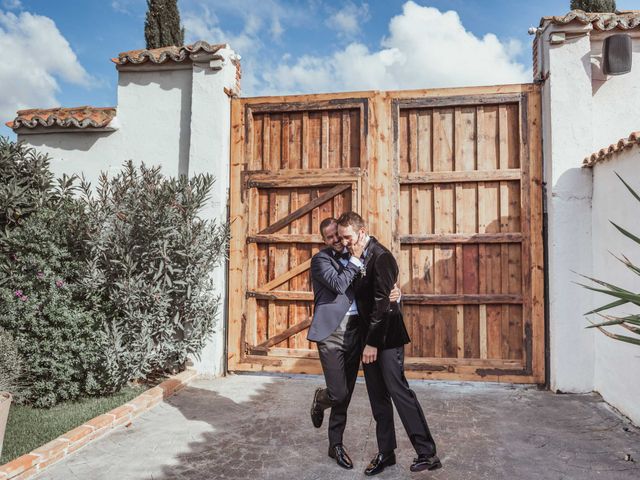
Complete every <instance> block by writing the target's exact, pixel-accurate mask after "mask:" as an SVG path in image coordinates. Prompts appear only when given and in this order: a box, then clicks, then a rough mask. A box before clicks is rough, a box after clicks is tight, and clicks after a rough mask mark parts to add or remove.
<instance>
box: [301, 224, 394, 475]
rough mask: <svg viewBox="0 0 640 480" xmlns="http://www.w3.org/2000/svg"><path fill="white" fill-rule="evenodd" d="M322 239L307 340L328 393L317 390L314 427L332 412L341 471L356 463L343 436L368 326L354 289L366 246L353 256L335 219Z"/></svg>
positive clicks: (333, 448) (314, 262)
mask: <svg viewBox="0 0 640 480" xmlns="http://www.w3.org/2000/svg"><path fill="white" fill-rule="evenodd" d="M320 233H321V235H322V239H323V241H324V243H325V245H326V246H327V248H325V249H323V250H321V251H320V252H318V253H317V254H315V255H314V256H313V258H312V259H311V280H312V283H313V293H314V313H313V320H312V322H311V326H310V327H309V333H308V334H307V338H308V339H309V340H310V341H312V342H317V345H318V353H319V356H320V363H321V365H322V370H323V372H324V376H325V381H326V384H327V387H326V388H318V389H317V390H316V392H315V394H314V397H313V402H312V405H311V420H312V422H313V426H314V427H316V428H320V427H321V426H322V421H323V418H324V410H325V409H327V408H331V415H330V417H329V429H328V433H329V456H330V457H331V458H334V459H335V460H336V463H337V464H338V465H339V466H341V467H343V468H347V469H351V468H353V463H352V461H351V459H350V458H349V455H348V454H347V451H346V450H345V448H344V446H343V444H342V436H343V433H344V429H345V426H346V422H347V408H348V407H349V402H350V400H351V395H352V393H353V389H354V386H355V382H356V378H357V376H358V367H359V365H360V356H361V355H362V348H363V347H364V343H363V339H364V336H363V334H364V333H365V330H364V326H365V325H364V324H363V322H361V321H360V319H359V316H358V309H357V307H356V303H355V302H354V297H355V294H354V289H353V281H354V280H355V279H356V278H357V277H358V276H359V275H360V274H361V271H362V269H363V268H364V264H363V263H362V261H361V260H360V256H361V255H362V252H363V250H364V243H362V242H360V243H357V242H355V243H353V245H352V246H351V253H350V252H349V251H348V250H347V249H346V248H345V247H344V245H343V244H342V240H341V239H340V237H339V236H338V225H337V223H336V219H335V218H327V219H325V220H323V221H322V222H321V223H320ZM399 294H400V291H399V290H396V291H395V292H394V296H393V298H392V299H393V301H396V300H397V299H398V297H399Z"/></svg>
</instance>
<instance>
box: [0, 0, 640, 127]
mask: <svg viewBox="0 0 640 480" xmlns="http://www.w3.org/2000/svg"><path fill="white" fill-rule="evenodd" d="M178 4H179V7H180V11H181V15H182V20H183V24H184V26H185V28H186V33H187V40H188V41H193V40H196V39H203V40H207V41H210V42H212V43H218V42H226V43H229V44H230V45H231V47H232V48H234V49H235V50H236V51H238V53H240V54H241V55H242V64H243V95H246V96H251V95H257V94H287V93H300V92H321V91H339V90H355V89H371V88H381V89H386V88H415V87H423V88H427V87H434V86H454V85H470V84H474V83H475V84H479V83H480V84H482V83H513V82H519V81H529V80H530V68H531V51H530V43H531V37H530V36H529V35H528V34H527V29H528V28H529V27H530V26H537V25H538V23H539V21H540V17H542V16H544V15H560V14H564V13H566V12H567V11H568V10H569V8H568V4H569V1H568V0H566V1H565V0H561V1H558V0H556V1H552V0H538V1H532V0H413V1H406V0H405V1H396V0H384V1H381V0H377V1H369V2H361V1H321V0H179V2H178ZM617 4H618V8H619V9H633V8H640V1H639V0H618V2H617ZM452 11H453V12H455V13H452ZM145 12H146V1H145V0H55V1H54V0H0V48H1V49H2V50H3V54H4V59H3V60H4V61H3V65H2V66H0V85H1V86H2V91H3V95H2V99H1V100H0V115H2V117H3V118H2V123H3V124H4V122H5V121H7V120H10V119H11V118H12V116H13V112H15V110H16V109H18V108H27V107H51V106H78V105H94V106H112V105H115V104H116V84H117V72H116V69H115V66H114V64H113V63H111V62H110V60H109V59H110V58H111V57H114V56H116V55H117V54H118V53H119V52H121V51H126V50H133V49H137V48H143V47H144V15H145ZM446 12H449V13H446ZM9 132H10V131H9V129H7V128H6V127H4V126H3V127H2V128H1V129H0V134H1V135H6V134H8V133H9Z"/></svg>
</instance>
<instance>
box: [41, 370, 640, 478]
mask: <svg viewBox="0 0 640 480" xmlns="http://www.w3.org/2000/svg"><path fill="white" fill-rule="evenodd" d="M322 383H323V380H322V378H320V377H313V376H307V377H304V376H293V377H284V376H283V377H278V376H260V375H237V376H230V377H226V378H221V379H213V380H206V379H198V380H195V381H193V382H192V383H191V385H190V386H189V387H188V388H186V389H185V390H183V391H182V392H180V393H179V394H177V395H176V396H174V397H172V398H171V399H169V400H168V402H166V403H164V404H161V405H159V406H158V407H156V408H155V409H154V410H152V411H150V412H148V413H145V414H144V415H142V416H141V417H139V418H138V419H137V420H136V421H135V422H134V423H133V425H132V426H131V427H129V428H126V429H121V430H116V431H114V432H113V433H112V434H110V435H109V436H107V437H105V438H103V439H100V440H97V441H96V442H95V443H93V444H91V445H88V446H87V447H85V448H83V449H82V450H80V451H79V452H77V453H76V454H75V455H73V456H71V457H70V458H68V459H65V460H63V461H62V462H60V463H59V464H56V465H54V466H53V467H51V469H50V470H48V471H46V472H44V473H43V474H41V475H40V476H38V477H37V478H38V479H43V480H44V479H51V480H53V479H56V480H72V479H87V478H90V479H92V480H101V479H114V478H117V479H163V480H164V479H177V480H180V479H243V480H244V479H274V480H288V479H296V480H298V479H305V480H315V479H323V480H325V479H328V480H331V479H362V478H369V477H365V476H364V474H363V473H362V471H363V470H364V468H365V467H366V464H367V463H368V461H369V460H370V458H371V457H372V456H373V455H374V454H375V452H376V444H375V426H374V424H373V421H372V418H371V413H370V410H369V403H368V399H367V396H366V390H365V386H364V384H363V383H362V382H361V381H360V380H359V382H358V384H357V385H356V391H355V392H354V396H353V400H352V405H351V407H350V409H349V421H348V425H347V431H346V434H345V445H346V447H347V449H348V451H349V453H350V455H351V458H352V459H353V461H354V463H355V468H354V470H351V471H346V470H342V469H340V468H339V467H338V466H337V465H336V464H335V463H334V461H333V460H331V459H330V458H328V456H327V439H326V426H323V428H321V429H318V430H316V429H314V428H313V427H312V425H311V420H310V418H309V413H308V410H309V405H310V401H311V395H312V393H313V391H314V388H315V387H316V386H319V385H322ZM411 385H412V388H413V389H414V390H415V392H416V394H417V396H418V398H419V399H420V402H421V404H422V406H423V408H424V411H425V414H426V417H427V420H428V421H429V425H430V428H431V430H432V432H433V435H434V437H435V439H436V442H437V444H438V453H439V455H440V458H441V459H442V462H443V465H444V467H443V469H441V470H438V471H435V472H421V473H410V472H409V465H410V464H411V461H412V458H413V456H414V452H413V450H412V448H411V445H410V443H409V441H408V439H407V438H406V434H405V433H404V430H403V429H402V425H401V423H400V421H399V419H398V418H397V416H396V420H397V421H396V431H397V437H398V450H396V453H397V457H398V464H397V465H396V466H394V467H391V468H388V469H386V470H385V471H384V472H383V473H382V474H380V475H378V476H377V477H376V478H379V479H416V478H433V479H447V480H457V479H460V480H462V479H464V480H468V479H491V480H496V479H545V480H547V479H558V480H559V479H580V480H589V479H606V480H617V479H621V480H622V479H635V480H637V479H638V478H640V429H638V428H636V427H634V426H633V425H631V424H630V423H629V422H628V421H627V420H626V419H624V418H623V417H620V416H619V415H617V414H616V413H614V412H613V411H612V410H611V409H610V408H609V407H608V406H607V404H606V403H604V402H603V401H602V399H601V398H600V397H599V396H598V395H596V394H590V395H556V394H553V393H550V392H546V391H539V390H537V389H535V388H532V387H516V386H502V385H495V384H469V383H462V384H452V383H440V382H419V381H418V382H411ZM625 455H630V456H631V458H632V459H635V461H626V460H625Z"/></svg>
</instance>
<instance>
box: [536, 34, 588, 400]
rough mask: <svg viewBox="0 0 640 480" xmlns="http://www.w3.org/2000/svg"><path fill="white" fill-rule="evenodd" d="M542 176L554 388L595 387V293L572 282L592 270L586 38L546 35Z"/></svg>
mask: <svg viewBox="0 0 640 480" xmlns="http://www.w3.org/2000/svg"><path fill="white" fill-rule="evenodd" d="M543 45H544V48H543V53H544V55H545V58H544V63H543V64H544V68H545V71H546V72H549V78H548V79H547V81H546V82H545V84H544V85H543V109H542V111H543V148H544V177H545V182H546V185H547V199H546V200H547V212H548V237H547V249H548V259H549V264H548V293H549V294H548V299H547V301H548V302H549V304H548V310H549V350H550V352H549V362H550V363H549V365H548V368H549V369H550V384H551V385H550V387H551V389H552V390H554V391H565V392H589V391H591V390H592V389H593V369H594V351H595V350H594V348H595V346H594V341H593V335H590V334H589V333H587V332H586V331H585V330H584V328H583V327H584V323H585V319H584V317H583V316H582V312H583V311H586V310H584V309H582V308H580V307H579V306H580V305H587V304H590V297H591V295H590V294H589V293H588V292H587V291H585V290H584V289H581V288H580V287H578V286H577V285H575V284H574V283H573V282H574V281H575V280H576V279H577V277H576V275H575V273H573V271H578V272H584V273H587V274H589V273H590V272H591V212H590V208H591V172H590V171H589V170H585V169H582V168H581V164H582V159H583V158H584V157H585V156H586V155H588V154H590V153H591V152H592V150H593V140H592V135H591V125H590V122H591V116H592V102H591V78H590V66H589V55H588V52H589V51H590V42H589V37H588V36H584V35H583V36H579V37H576V38H573V39H569V40H567V41H566V42H565V43H562V44H559V45H550V44H549V42H548V38H545V39H544V43H543Z"/></svg>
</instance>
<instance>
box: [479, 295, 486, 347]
mask: <svg viewBox="0 0 640 480" xmlns="http://www.w3.org/2000/svg"><path fill="white" fill-rule="evenodd" d="M480 358H487V305H486V304H480Z"/></svg>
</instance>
